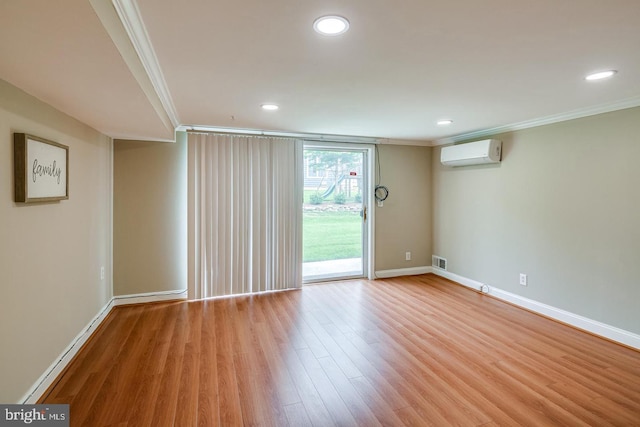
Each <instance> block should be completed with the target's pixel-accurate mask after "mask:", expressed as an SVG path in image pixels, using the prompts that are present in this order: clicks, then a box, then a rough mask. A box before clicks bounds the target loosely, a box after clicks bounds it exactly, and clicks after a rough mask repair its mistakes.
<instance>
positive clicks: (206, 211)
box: [188, 133, 302, 299]
mask: <svg viewBox="0 0 640 427" xmlns="http://www.w3.org/2000/svg"><path fill="white" fill-rule="evenodd" d="M188 148H189V174H190V179H189V182H190V188H189V193H190V194H189V205H190V206H189V207H190V209H189V213H190V227H189V228H190V245H191V248H190V268H191V269H192V272H191V274H190V280H189V297H190V298H191V299H200V298H209V297H215V296H223V295H233V294H243V293H252V292H262V291H269V290H280V289H287V288H293V287H299V286H300V284H301V282H302V208H301V200H302V177H301V176H300V175H301V172H300V170H301V168H300V167H299V166H300V161H299V159H301V157H302V141H298V140H293V139H285V138H268V137H253V136H238V135H218V134H199V133H191V134H189V142H188Z"/></svg>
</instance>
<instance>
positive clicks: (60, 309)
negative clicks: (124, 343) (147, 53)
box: [0, 80, 112, 403]
mask: <svg viewBox="0 0 640 427" xmlns="http://www.w3.org/2000/svg"><path fill="white" fill-rule="evenodd" d="M14 132H25V133H30V134H33V135H37V136H40V137H42V138H46V139H49V140H52V141H56V142H59V143H61V144H65V145H68V146H69V172H70V174H69V200H64V201H61V202H55V203H46V204H30V205H21V204H16V203H14V202H13V182H14V181H13V133H14ZM111 153H112V150H111V140H110V138H108V137H106V136H105V135H102V134H100V133H98V132H97V131H95V130H93V129H91V128H89V127H88V126H86V125H84V124H82V123H80V122H78V121H77V120H75V119H72V118H71V117H69V116H67V115H65V114H63V113H61V112H59V111H57V110H55V109H54V108H52V107H50V106H48V105H46V104H44V103H42V102H40V101H38V100H37V99H35V98H33V97H31V96H30V95H27V94H26V93H24V92H22V91H21V90H19V89H17V88H15V87H14V86H12V85H10V84H8V83H7V82H5V81H3V80H0V289H1V291H2V298H1V299H0V343H2V344H0V402H3V403H11V402H18V401H19V400H20V399H22V397H23V396H24V394H25V393H26V392H27V391H28V390H29V388H30V387H31V386H33V385H34V383H35V381H37V380H38V378H39V377H40V375H42V373H43V372H44V371H45V370H46V369H47V368H48V367H49V366H50V365H51V364H52V363H54V362H55V361H57V358H58V356H60V354H61V352H62V351H63V350H64V349H65V348H66V347H67V346H68V345H69V344H70V343H71V342H72V340H73V339H74V338H75V337H76V336H77V335H78V334H79V333H80V332H81V331H82V330H83V328H84V327H85V326H87V324H88V323H89V321H91V319H92V318H93V317H94V316H95V315H97V314H98V313H99V312H100V310H101V309H102V308H103V307H104V306H105V305H106V304H107V303H108V301H109V300H110V298H111V296H112V295H111V274H110V273H111ZM102 266H104V267H105V270H106V278H105V280H101V279H100V267H102Z"/></svg>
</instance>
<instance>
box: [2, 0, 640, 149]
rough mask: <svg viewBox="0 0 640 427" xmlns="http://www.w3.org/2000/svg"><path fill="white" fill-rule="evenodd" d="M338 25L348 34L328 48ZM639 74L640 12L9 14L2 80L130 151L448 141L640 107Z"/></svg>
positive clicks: (75, 6) (47, 0)
mask: <svg viewBox="0 0 640 427" xmlns="http://www.w3.org/2000/svg"><path fill="white" fill-rule="evenodd" d="M324 14H339V15H342V16H345V17H346V18H347V19H349V21H350V23H351V28H350V31H348V32H347V33H345V34H343V35H341V36H337V37H324V36H321V35H319V34H316V33H315V32H313V29H312V23H313V21H314V19H315V18H317V17H319V16H321V15H324ZM605 69H616V70H618V71H619V72H618V74H617V75H616V76H615V77H614V78H612V79H609V80H607V81H599V82H587V81H585V80H584V76H585V75H586V74H587V73H589V72H593V71H598V70H605ZM639 72H640V1H638V0H609V1H607V2H604V1H602V0H536V1H526V2H525V1H513V0H484V1H477V0H476V1H470V0H431V1H430V0H404V1H402V2H389V1H382V0H350V1H348V2H345V1H333V0H330V1H327V0H322V1H320V0H305V1H299V0H271V1H263V0H246V1H237V0H235V1H233V0H181V1H175V0H137V2H136V1H134V0H113V4H112V0H57V1H51V0H28V1H25V0H2V1H1V2H0V77H1V78H2V79H4V80H6V81H8V82H9V83H12V84H13V85H15V86H18V87H20V88H22V89H23V90H25V91H26V92H28V93H30V94H32V95H34V96H35V97H37V98H39V99H41V100H43V101H45V102H47V103H49V104H51V105H53V106H54V107H56V108H58V109H60V110H62V111H64V112H66V113H67V114H69V115H71V116H73V117H76V118H77V119H79V120H81V121H83V122H85V123H87V124H89V125H91V126H93V127H94V128H96V129H98V130H100V131H102V132H104V133H106V134H108V135H110V136H113V137H117V138H131V139H160V140H167V139H171V138H172V137H173V130H174V128H175V127H176V126H178V125H206V126H216V127H232V128H241V129H262V130H271V131H283V132H298V133H302V132H304V133H319V134H338V135H354V136H372V137H379V138H389V139H410V140H420V141H437V140H440V141H443V140H446V138H453V139H456V136H457V137H458V138H460V137H469V136H473V135H481V134H483V133H486V132H489V131H491V130H492V131H496V130H506V129H510V128H518V127H524V126H527V125H529V124H536V123H546V122H551V121H555V120H560V119H565V118H572V117H579V116H581V115H588V114H593V113H597V112H604V111H610V110H614V109H618V108H624V107H630V106H637V105H640V74H639ZM265 102H275V103H277V104H279V105H280V110H279V111H276V112H266V111H263V110H261V109H260V104H262V103H265ZM441 118H451V119H453V120H454V123H453V125H451V126H448V127H439V126H437V125H436V123H435V122H436V121H437V120H438V119H441Z"/></svg>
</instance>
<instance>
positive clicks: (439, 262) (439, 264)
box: [431, 255, 447, 271]
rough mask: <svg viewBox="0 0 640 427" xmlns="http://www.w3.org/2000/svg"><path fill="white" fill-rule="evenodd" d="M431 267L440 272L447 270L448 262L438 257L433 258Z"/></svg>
mask: <svg viewBox="0 0 640 427" xmlns="http://www.w3.org/2000/svg"><path fill="white" fill-rule="evenodd" d="M431 265H432V266H434V267H436V268H439V269H440V270H445V271H446V270H447V260H446V259H445V258H442V257H439V256H436V255H432V256H431Z"/></svg>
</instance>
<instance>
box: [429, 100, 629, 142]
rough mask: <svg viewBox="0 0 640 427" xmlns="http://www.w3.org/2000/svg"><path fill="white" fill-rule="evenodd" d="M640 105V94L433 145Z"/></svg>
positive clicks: (458, 136) (461, 135) (455, 137)
mask: <svg viewBox="0 0 640 427" xmlns="http://www.w3.org/2000/svg"><path fill="white" fill-rule="evenodd" d="M638 106H640V96H636V97H633V98H627V99H623V100H621V101H616V102H612V103H608V104H601V105H596V106H593V107H587V108H581V109H579V110H573V111H569V112H566V113H561V114H554V115H552V116H545V117H540V118H537V119H533V120H526V121H524V122H518V123H513V124H508V125H504V126H498V127H495V128H490V129H484V130H479V131H475V132H469V133H464V134H460V135H455V136H450V137H446V138H440V139H437V140H435V141H433V142H432V143H431V146H432V147H437V146H439V145H446V144H452V143H456V142H460V141H466V140H470V139H476V138H485V137H488V136H493V135H497V134H499V133H505V132H513V131H517V130H523V129H529V128H533V127H537V126H544V125H550V124H554V123H559V122H565V121H568V120H574V119H580V118H583V117H589V116H595V115H597V114H604V113H610V112H612V111H618V110H624V109H627V108H633V107H638Z"/></svg>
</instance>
